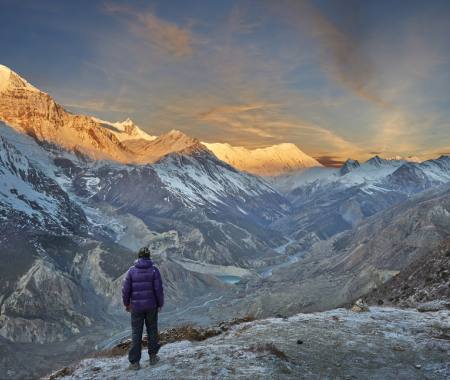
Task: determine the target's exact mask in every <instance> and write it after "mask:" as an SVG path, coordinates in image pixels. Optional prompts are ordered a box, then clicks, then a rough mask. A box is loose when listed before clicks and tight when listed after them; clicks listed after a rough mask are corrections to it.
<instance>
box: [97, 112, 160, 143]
mask: <svg viewBox="0 0 450 380" xmlns="http://www.w3.org/2000/svg"><path fill="white" fill-rule="evenodd" d="M92 119H93V120H94V121H96V122H98V123H100V124H102V125H103V126H105V127H106V128H108V129H109V130H111V131H112V132H113V133H114V135H115V136H116V137H117V138H118V139H119V140H120V141H125V140H135V139H143V140H148V141H152V140H155V139H156V137H155V136H152V135H149V134H148V133H146V132H144V131H143V130H142V129H141V128H139V127H138V126H137V125H136V124H135V123H134V121H133V120H131V119H130V118H129V117H128V118H126V119H125V120H124V121H116V122H111V121H106V120H102V119H98V118H96V117H93V118H92Z"/></svg>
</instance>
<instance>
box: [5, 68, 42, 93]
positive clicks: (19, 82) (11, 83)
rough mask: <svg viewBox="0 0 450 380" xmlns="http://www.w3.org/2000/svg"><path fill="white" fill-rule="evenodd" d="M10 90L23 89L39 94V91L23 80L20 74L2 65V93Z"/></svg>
mask: <svg viewBox="0 0 450 380" xmlns="http://www.w3.org/2000/svg"><path fill="white" fill-rule="evenodd" d="M10 88H22V89H25V90H28V91H34V92H39V90H38V89H37V88H36V87H34V86H33V85H31V84H30V83H28V82H27V81H26V80H25V79H23V78H22V77H21V76H20V75H19V74H17V73H15V72H14V71H12V70H11V69H10V68H9V67H7V66H4V65H0V92H3V91H6V90H8V89H10Z"/></svg>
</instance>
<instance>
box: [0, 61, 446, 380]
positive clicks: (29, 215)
mask: <svg viewBox="0 0 450 380" xmlns="http://www.w3.org/2000/svg"><path fill="white" fill-rule="evenodd" d="M0 120H1V122H0V220H1V224H0V247H1V258H2V260H1V266H0V286H1V289H2V293H1V294H0V336H1V340H0V349H2V350H3V348H4V350H3V351H2V352H5V355H4V356H2V358H1V359H0V366H1V367H0V369H3V367H4V368H11V367H14V368H19V367H20V366H21V365H22V364H21V363H24V361H25V360H24V359H25V358H28V356H29V352H32V353H37V354H39V355H44V356H45V355H47V356H46V357H47V358H48V359H49V360H50V358H52V365H53V366H54V367H56V366H59V365H61V364H64V363H66V362H67V360H73V359H74V357H75V356H77V355H82V354H85V353H87V352H88V351H89V349H91V348H92V347H93V346H95V345H96V344H100V343H101V342H102V341H103V343H104V341H105V339H106V338H105V337H107V340H108V342H110V341H115V339H120V338H121V337H123V334H124V331H125V332H126V330H125V329H126V326H128V319H127V314H126V313H124V312H123V311H122V310H121V308H120V305H119V302H120V297H119V294H118V293H119V291H120V283H121V281H122V279H123V275H124V273H125V272H126V271H127V269H128V268H129V266H130V265H131V263H132V262H133V259H134V257H135V253H134V252H136V250H137V249H138V248H140V247H141V246H144V245H148V246H149V247H150V249H151V250H152V252H153V259H154V261H155V262H156V263H157V265H158V266H159V267H160V269H161V272H162V275H163V278H164V281H165V284H166V291H167V300H168V301H167V306H166V308H165V311H164V313H162V315H161V321H162V324H165V325H166V326H173V325H179V324H184V323H199V324H209V323H211V322H218V321H221V320H223V319H226V318H232V317H235V316H236V315H244V314H253V315H254V316H255V317H269V316H273V315H274V314H280V313H281V314H285V315H287V314H295V313H298V312H305V311H308V312H310V311H318V310H325V309H329V308H332V307H336V306H339V305H341V304H345V303H347V302H351V301H352V300H354V299H355V298H356V297H359V296H363V295H364V294H366V293H369V292H371V291H374V289H375V288H377V287H379V288H380V289H382V288H381V286H382V285H383V283H386V284H389V281H391V282H394V279H395V277H396V276H397V275H399V274H401V273H402V272H403V271H406V272H405V273H407V271H414V270H415V269H414V268H415V267H417V265H418V264H416V263H423V262H424V260H425V261H426V259H427V258H432V257H434V256H435V252H436V251H437V250H439V247H440V244H442V242H443V241H446V239H448V238H449V236H450V192H449V182H450V157H448V156H441V157H439V158H436V159H433V160H428V161H424V162H415V160H412V159H407V160H405V159H401V158H399V157H395V158H392V159H383V158H381V157H378V156H375V157H373V158H371V159H369V160H368V161H366V162H363V163H360V162H358V161H356V160H350V159H349V160H348V161H347V162H345V163H344V165H342V167H340V168H326V167H323V166H321V165H320V164H319V163H318V162H317V161H315V160H314V159H313V158H311V157H309V156H307V155H305V154H304V153H303V152H301V151H300V150H299V149H298V148H297V147H296V146H295V145H292V144H280V145H275V146H273V147H268V148H262V149H255V150H249V149H246V148H241V147H233V146H231V145H228V144H224V143H204V142H201V141H200V140H198V139H196V138H194V137H190V136H187V135H186V134H184V133H182V132H180V131H177V130H172V131H169V132H168V133H165V134H163V135H160V136H152V135H149V134H147V133H146V132H144V131H143V130H142V129H140V128H139V127H138V126H136V125H135V124H134V123H133V122H132V121H131V120H129V119H127V120H125V121H123V122H108V121H104V120H100V119H98V118H95V117H91V116H86V115H74V114H72V113H70V112H68V111H66V110H65V109H64V108H63V107H62V106H60V105H58V104H57V103H56V102H55V101H54V100H53V99H52V98H51V97H50V96H49V95H48V94H46V93H44V92H42V91H40V90H38V89H36V88H35V87H34V86H32V85H31V84H29V83H28V82H27V81H26V80H25V79H23V78H21V77H20V76H19V75H17V74H16V73H14V72H13V71H11V70H10V69H8V68H6V67H5V66H0ZM433 262H436V263H437V264H436V265H437V266H439V265H441V264H440V263H442V262H443V261H442V258H441V257H440V256H439V258H436V260H434V261H433ZM414 273H416V272H414ZM439 273H441V272H439ZM444 275H445V273H444ZM439 276H441V275H439ZM401 278H403V277H399V279H401ZM442 278H443V277H442ZM442 278H441V277H439V281H440V282H441V283H442ZM402 281H406V280H402ZM441 283H439V284H437V285H436V287H437V288H439V286H441ZM433 284H434V282H433ZM386 286H388V285H386ZM433 286H434V285H433ZM439 289H441V288H439ZM54 294H61V295H62V296H61V297H57V298H56V299H55V297H54ZM414 294H415V293H414ZM433 294H441V295H442V294H444V295H445V294H446V293H445V292H442V289H441V290H440V291H439V292H437V291H436V292H435V293H433ZM417 299H418V298H417ZM411 302H412V301H411ZM108 334H109V335H108ZM116 334H118V335H117V336H116ZM69 341H70V342H71V344H70V345H68V346H66V345H65V342H69ZM86 341H89V342H90V343H89V344H88V345H86ZM36 343H38V344H36ZM24 344H26V345H30V346H29V347H30V348H29V351H23V350H20V347H21V345H24ZM105 344H106V343H105ZM27 347H28V346H27ZM68 347H69V348H68ZM62 348H64V349H62ZM56 354H57V355H56ZM33 357H34V356H33ZM42 357H43V356H36V358H37V359H33V358H31V359H29V360H28V361H26V365H25V367H26V371H28V372H27V373H28V374H31V373H32V374H34V375H42V374H43V373H45V371H48V369H49V368H48V366H47V367H45V368H44V364H43V361H42V360H40V359H39V358H42ZM55 358H57V359H55ZM22 366H23V365H22ZM15 373H16V375H14V376H16V377H20V376H19V375H18V374H19V373H22V374H23V372H15ZM14 376H13V375H11V377H12V378H14Z"/></svg>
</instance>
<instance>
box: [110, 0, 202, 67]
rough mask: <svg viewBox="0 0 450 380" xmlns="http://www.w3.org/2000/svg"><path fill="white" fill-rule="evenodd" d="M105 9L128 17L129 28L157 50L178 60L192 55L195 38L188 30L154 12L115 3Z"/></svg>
mask: <svg viewBox="0 0 450 380" xmlns="http://www.w3.org/2000/svg"><path fill="white" fill-rule="evenodd" d="M105 9H106V11H107V12H110V13H114V14H117V15H118V16H123V17H126V18H127V19H128V21H129V22H128V26H129V28H130V29H131V30H132V31H133V32H134V33H135V34H137V35H138V36H139V37H141V38H143V39H146V40H147V41H148V42H150V44H151V45H152V46H153V47H155V48H156V49H159V50H160V51H162V52H165V53H167V54H169V55H172V56H174V57H177V58H182V57H186V56H190V55H191V54H192V50H193V45H194V37H193V35H192V32H191V31H190V30H189V29H188V28H186V27H181V26H178V25H177V24H175V23H173V22H170V21H167V20H164V19H162V18H160V17H158V16H156V14H155V13H154V12H152V11H142V10H135V9H133V8H131V7H128V6H123V5H118V4H115V3H107V4H106V5H105Z"/></svg>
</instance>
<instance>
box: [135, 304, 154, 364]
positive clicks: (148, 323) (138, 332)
mask: <svg viewBox="0 0 450 380" xmlns="http://www.w3.org/2000/svg"><path fill="white" fill-rule="evenodd" d="M144 323H145V327H146V329H147V335H148V354H149V355H152V354H157V353H158V350H159V348H160V345H159V343H158V310H157V309H154V310H151V311H138V312H135V311H132V312H131V331H132V340H133V342H132V345H131V349H130V352H129V353H128V360H129V361H130V363H138V362H139V360H141V350H142V332H143V330H144Z"/></svg>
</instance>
